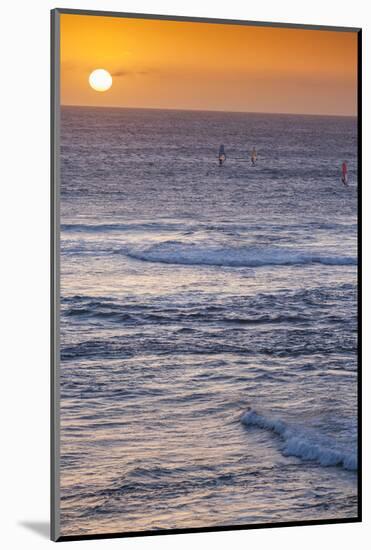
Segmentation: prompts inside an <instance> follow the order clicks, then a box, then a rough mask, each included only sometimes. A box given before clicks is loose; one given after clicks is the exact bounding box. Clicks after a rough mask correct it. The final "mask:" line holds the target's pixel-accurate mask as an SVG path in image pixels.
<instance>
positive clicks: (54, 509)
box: [50, 10, 60, 541]
mask: <svg viewBox="0 0 371 550" xmlns="http://www.w3.org/2000/svg"><path fill="white" fill-rule="evenodd" d="M59 39H60V20H59V13H58V10H52V11H51V44H50V45H51V49H50V69H51V88H50V110H51V113H50V115H51V117H50V148H51V151H50V152H51V155H50V198H51V208H50V233H51V234H50V256H51V258H50V259H51V272H50V293H51V294H50V300H51V317H50V330H51V348H50V353H51V357H50V359H51V361H50V401H51V403H50V409H51V410H50V412H51V414H50V422H51V424H50V447H51V449H50V450H51V453H50V481H51V483H50V496H51V499H50V538H51V539H52V540H53V541H57V540H58V539H59V537H60V506H59V504H60V479H59V473H60V448H59V446H60V429H59V423H60V414H59V406H60V395H59V394H60V390H59V357H60V354H59V349H60V343H59V296H60V269H59V268H60V265H59V262H60V260H59V245H60V234H59V231H60V229H59V218H60V210H59V208H60V201H59V172H60V170H59V167H60V165H59V162H60V159H59V120H60V87H59V85H60V40H59Z"/></svg>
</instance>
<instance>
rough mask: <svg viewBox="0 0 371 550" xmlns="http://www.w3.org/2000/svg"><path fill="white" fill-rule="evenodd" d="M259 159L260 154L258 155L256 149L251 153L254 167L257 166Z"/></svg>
mask: <svg viewBox="0 0 371 550" xmlns="http://www.w3.org/2000/svg"><path fill="white" fill-rule="evenodd" d="M257 158H258V154H257V152H256V149H255V147H254V148H253V150H252V151H251V164H252V165H253V166H255V164H256V160H257Z"/></svg>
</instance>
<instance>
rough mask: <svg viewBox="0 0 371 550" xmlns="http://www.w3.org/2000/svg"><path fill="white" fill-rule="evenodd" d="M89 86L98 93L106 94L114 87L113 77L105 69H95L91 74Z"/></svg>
mask: <svg viewBox="0 0 371 550" xmlns="http://www.w3.org/2000/svg"><path fill="white" fill-rule="evenodd" d="M89 84H90V86H91V87H92V88H93V90H95V91H96V92H106V91H107V90H109V89H110V87H111V86H112V76H111V75H110V74H109V72H108V71H106V70H105V69H95V71H93V72H92V73H90V76H89Z"/></svg>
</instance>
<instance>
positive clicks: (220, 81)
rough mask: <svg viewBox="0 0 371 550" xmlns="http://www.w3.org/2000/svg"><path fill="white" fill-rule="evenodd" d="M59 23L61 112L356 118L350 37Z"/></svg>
mask: <svg viewBox="0 0 371 550" xmlns="http://www.w3.org/2000/svg"><path fill="white" fill-rule="evenodd" d="M60 17H61V101H62V104H65V105H99V106H118V107H151V108H167V109H205V110H222V111H250V112H278V113H308V114H339V115H355V114H356V110H357V34H356V32H351V31H350V32H335V31H313V30H301V29H282V28H269V27H250V26H239V25H221V24H215V23H214V24H213V23H189V22H180V21H156V20H148V19H147V20H146V19H125V18H113V17H102V16H88V15H71V14H61V16H60ZM97 68H103V69H106V70H108V71H109V72H110V73H111V74H112V77H113V85H112V88H111V89H110V90H108V91H107V92H104V93H99V92H96V91H94V90H92V89H91V88H90V86H89V84H88V77H89V74H90V72H91V71H92V70H94V69H97Z"/></svg>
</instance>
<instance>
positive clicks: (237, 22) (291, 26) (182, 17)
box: [53, 8, 361, 32]
mask: <svg viewBox="0 0 371 550" xmlns="http://www.w3.org/2000/svg"><path fill="white" fill-rule="evenodd" d="M53 11H54V12H56V13H58V14H60V15H62V14H66V15H91V16H93V17H94V16H98V17H120V18H125V19H152V20H158V21H179V22H182V21H183V22H188V23H215V24H220V25H228V24H229V25H242V26H248V27H273V28H286V29H301V30H311V31H313V30H316V31H334V32H359V31H360V30H361V27H339V26H336V25H334V26H332V25H315V24H308V25H307V24H305V23H276V22H273V21H248V20H246V21H245V20H241V19H219V18H213V17H192V16H185V15H158V14H149V13H126V12H119V11H99V10H85V9H81V10H79V9H74V8H55V9H54V10H53Z"/></svg>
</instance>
